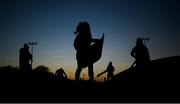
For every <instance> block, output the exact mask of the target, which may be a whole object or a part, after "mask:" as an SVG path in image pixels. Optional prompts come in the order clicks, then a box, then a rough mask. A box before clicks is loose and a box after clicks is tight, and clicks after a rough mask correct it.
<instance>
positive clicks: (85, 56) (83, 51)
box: [74, 22, 99, 80]
mask: <svg viewBox="0 0 180 104" xmlns="http://www.w3.org/2000/svg"><path fill="white" fill-rule="evenodd" d="M74 34H75V35H76V39H75V40H74V47H75V49H76V51H77V53H76V59H77V65H78V67H77V70H76V73H75V79H76V80H79V77H80V73H81V71H82V68H84V67H85V66H84V65H83V64H87V67H88V74H89V78H90V80H94V72H93V60H91V57H92V56H91V55H90V54H91V53H89V52H90V51H91V49H90V45H91V43H92V42H97V41H98V40H99V39H93V38H92V36H91V31H90V26H89V24H88V23H87V22H79V24H78V26H77V28H76V32H74ZM86 62H87V63H86Z"/></svg>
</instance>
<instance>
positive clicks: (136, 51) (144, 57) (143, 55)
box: [130, 38, 150, 69]
mask: <svg viewBox="0 0 180 104" xmlns="http://www.w3.org/2000/svg"><path fill="white" fill-rule="evenodd" d="M130 54H131V56H133V57H134V58H135V59H136V60H135V64H136V68H138V69H142V68H144V67H145V66H146V65H147V64H148V63H149V62H150V56H149V51H148V48H147V47H146V46H145V45H144V44H143V39H142V38H137V40H136V46H135V47H134V48H133V49H132V51H131V53H130Z"/></svg>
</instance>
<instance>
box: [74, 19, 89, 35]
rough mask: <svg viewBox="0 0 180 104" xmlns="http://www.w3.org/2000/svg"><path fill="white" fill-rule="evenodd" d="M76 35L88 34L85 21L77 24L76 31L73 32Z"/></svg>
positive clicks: (87, 26)
mask: <svg viewBox="0 0 180 104" xmlns="http://www.w3.org/2000/svg"><path fill="white" fill-rule="evenodd" d="M78 33H90V25H89V23H88V22H86V21H84V22H79V24H78V26H77V27H76V31H75V32H74V34H75V35H76V34H78Z"/></svg>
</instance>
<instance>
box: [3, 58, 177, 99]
mask: <svg viewBox="0 0 180 104" xmlns="http://www.w3.org/2000/svg"><path fill="white" fill-rule="evenodd" d="M179 65H180V57H171V58H165V59H161V60H155V61H152V62H151V65H150V66H148V67H147V68H146V69H144V70H143V71H142V70H138V69H135V68H131V69H127V70H126V71H124V72H121V73H119V74H117V75H116V76H114V78H113V80H112V81H110V82H106V83H98V82H90V81H73V80H63V81H62V80H59V79H57V78H56V77H55V76H54V75H53V74H50V73H47V72H43V71H31V72H21V71H17V70H1V72H0V83H1V85H0V102H70V103H71V102H109V103H110V102H130V103H131V102H180V85H179V82H180V73H179V72H180V71H179V70H180V67H179Z"/></svg>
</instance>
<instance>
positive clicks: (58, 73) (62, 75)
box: [55, 68, 67, 80]
mask: <svg viewBox="0 0 180 104" xmlns="http://www.w3.org/2000/svg"><path fill="white" fill-rule="evenodd" d="M55 74H56V76H57V78H58V79H60V80H65V79H67V74H66V73H65V72H64V70H63V69H62V68H60V69H58V70H56V73H55Z"/></svg>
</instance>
